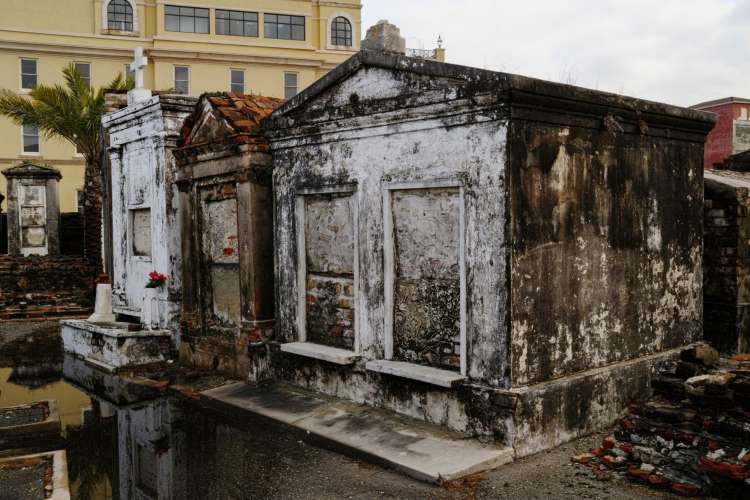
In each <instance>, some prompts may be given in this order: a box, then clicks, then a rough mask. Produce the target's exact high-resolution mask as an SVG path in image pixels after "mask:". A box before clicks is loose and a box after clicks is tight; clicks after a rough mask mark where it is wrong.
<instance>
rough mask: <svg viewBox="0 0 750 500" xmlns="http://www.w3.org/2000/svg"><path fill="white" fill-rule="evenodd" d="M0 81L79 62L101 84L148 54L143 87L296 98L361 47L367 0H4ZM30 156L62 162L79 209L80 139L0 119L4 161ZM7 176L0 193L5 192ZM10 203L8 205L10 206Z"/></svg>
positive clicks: (0, 165)
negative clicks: (138, 50)
mask: <svg viewBox="0 0 750 500" xmlns="http://www.w3.org/2000/svg"><path fill="white" fill-rule="evenodd" d="M2 4H3V5H2V7H3V9H2V11H3V14H2V16H0V88H5V89H10V90H12V91H14V92H18V93H19V94H24V93H27V92H28V89H29V88H30V87H31V86H33V85H34V84H37V83H39V84H55V83H61V82H62V69H63V67H65V66H66V65H68V64H70V63H76V64H77V65H78V68H79V71H81V73H82V74H83V75H84V76H87V77H88V78H90V81H91V84H92V85H94V86H101V85H105V84H107V83H108V82H110V81H111V80H112V79H113V78H114V77H115V76H116V75H117V73H122V72H124V71H126V68H127V65H128V64H129V63H130V62H131V61H132V59H133V49H135V47H138V46H142V47H143V48H144V50H145V53H146V56H147V57H148V58H149V66H148V67H147V68H146V71H145V81H144V83H145V87H146V88H150V89H154V90H167V89H175V90H177V91H180V92H184V93H187V94H190V95H199V94H201V93H203V92H207V91H224V90H241V91H244V92H247V93H258V94H262V95H266V96H269V97H290V96H292V95H294V94H296V93H297V92H299V91H300V90H302V89H303V88H305V87H307V86H308V85H310V84H311V83H313V82H314V81H315V80H317V79H318V78H320V77H321V76H323V75H324V74H325V73H326V72H328V71H329V70H331V69H332V68H334V67H335V66H336V65H337V64H339V63H341V62H343V61H344V60H346V59H347V58H349V57H350V56H351V55H352V54H353V53H354V52H356V51H357V50H359V41H360V39H361V38H362V37H361V8H362V5H361V1H360V0H331V1H327V0H219V1H210V0H166V1H165V0H64V1H60V0H2ZM23 159H34V160H35V161H37V162H42V163H46V164H49V165H52V166H55V167H57V168H59V169H60V171H61V172H62V174H63V178H62V181H61V183H60V203H61V211H62V212H72V211H75V210H76V193H77V191H78V190H79V189H80V188H81V186H82V185H83V164H82V160H81V157H80V156H78V155H77V154H76V151H75V148H74V147H73V146H72V145H70V144H68V143H66V142H63V141H60V140H48V139H46V138H44V137H41V138H39V137H38V134H37V131H36V130H34V129H33V128H32V127H19V126H17V125H14V124H12V123H11V122H10V121H9V120H7V119H5V118H0V170H3V169H5V168H8V167H10V166H11V165H13V164H15V163H18V162H19V161H20V160H23ZM5 190H6V186H5V178H4V177H3V176H2V175H0V193H2V194H5ZM3 208H4V207H3Z"/></svg>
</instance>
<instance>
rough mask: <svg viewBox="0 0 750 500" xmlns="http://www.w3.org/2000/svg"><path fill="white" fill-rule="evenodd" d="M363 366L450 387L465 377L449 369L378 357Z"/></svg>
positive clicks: (396, 375) (373, 370) (387, 373)
mask: <svg viewBox="0 0 750 500" xmlns="http://www.w3.org/2000/svg"><path fill="white" fill-rule="evenodd" d="M365 368H367V369H368V370H370V371H371V372H377V373H383V374H385V375H393V376H394V377H401V378H408V379H411V380H418V381H420V382H424V383H426V384H432V385H438V386H440V387H447V388H451V387H453V386H455V385H456V384H459V383H460V382H462V381H463V380H466V377H464V376H463V375H461V374H460V373H458V372H452V371H449V370H441V369H439V368H432V367H430V366H422V365H415V364H414V363H406V362H403V361H388V360H385V359H378V360H373V361H368V362H367V364H366V365H365Z"/></svg>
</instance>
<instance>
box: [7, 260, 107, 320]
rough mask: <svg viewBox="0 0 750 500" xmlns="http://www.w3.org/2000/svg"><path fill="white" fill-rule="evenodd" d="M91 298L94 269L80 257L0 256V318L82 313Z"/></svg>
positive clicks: (87, 308)
mask: <svg viewBox="0 0 750 500" xmlns="http://www.w3.org/2000/svg"><path fill="white" fill-rule="evenodd" d="M93 297H94V270H93V268H92V267H91V266H90V265H88V264H87V263H86V261H85V260H84V259H83V258H82V257H75V256H56V257H38V256H35V257H22V256H15V255H13V256H11V255H2V256H0V320H2V319H16V318H44V317H61V316H80V315H85V314H87V313H88V312H89V311H90V310H91V308H92V304H93Z"/></svg>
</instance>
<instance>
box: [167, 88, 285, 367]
mask: <svg viewBox="0 0 750 500" xmlns="http://www.w3.org/2000/svg"><path fill="white" fill-rule="evenodd" d="M281 102H282V101H281V100H278V99H271V98H266V97H260V96H246V95H243V94H234V93H228V94H210V95H204V96H202V97H201V98H200V99H199V101H198V104H197V106H196V108H195V112H194V113H193V114H192V115H191V116H190V117H189V118H188V119H187V120H186V122H185V125H184V126H183V133H182V135H183V138H182V147H181V148H180V149H177V150H175V152H174V154H175V156H176V158H177V165H178V173H177V177H176V179H177V185H178V187H179V191H180V213H181V217H180V220H181V223H182V234H183V237H182V262H183V277H182V283H183V287H182V291H183V298H182V322H181V338H182V342H181V343H180V359H181V361H183V362H186V363H188V364H191V365H193V366H198V367H202V368H209V369H210V368H213V369H217V370H220V371H223V372H227V373H230V374H233V375H235V376H238V377H240V378H246V377H248V374H249V375H250V378H251V379H257V371H258V369H260V366H265V365H266V364H267V363H266V361H265V360H266V356H265V353H266V349H265V347H264V346H262V345H261V344H262V341H264V340H265V339H267V338H269V337H271V336H272V333H273V314H274V310H273V303H274V302H273V293H274V290H273V216H272V214H273V197H272V192H271V155H270V152H269V148H268V142H267V141H266V140H265V138H264V137H263V136H262V134H261V132H260V122H261V120H262V119H263V118H265V117H266V116H268V115H269V114H270V113H271V112H272V111H273V110H275V109H276V108H277V107H278V106H279V105H280V104H281ZM256 344H257V347H258V349H255V350H254V355H253V356H252V358H253V360H251V356H250V351H249V350H250V349H252V346H253V345H256ZM253 361H255V362H253Z"/></svg>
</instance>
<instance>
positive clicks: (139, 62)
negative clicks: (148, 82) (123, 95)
mask: <svg viewBox="0 0 750 500" xmlns="http://www.w3.org/2000/svg"><path fill="white" fill-rule="evenodd" d="M147 65H148V58H147V57H146V56H144V55H143V47H136V48H135V50H134V51H133V62H132V63H130V71H132V72H133V74H134V75H135V88H134V89H133V90H131V91H130V92H128V106H131V105H133V104H136V103H139V102H142V101H147V100H148V99H150V98H151V91H150V90H148V89H144V88H143V68H145V67H146V66H147Z"/></svg>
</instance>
